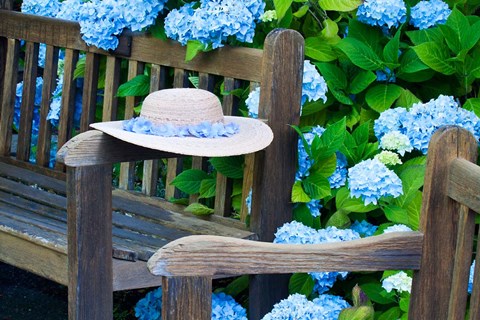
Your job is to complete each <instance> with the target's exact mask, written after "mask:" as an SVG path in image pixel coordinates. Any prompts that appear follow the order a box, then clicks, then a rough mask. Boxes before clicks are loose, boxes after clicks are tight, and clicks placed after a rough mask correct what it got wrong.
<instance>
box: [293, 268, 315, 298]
mask: <svg viewBox="0 0 480 320" xmlns="http://www.w3.org/2000/svg"><path fill="white" fill-rule="evenodd" d="M314 285H315V282H314V281H313V279H312V277H311V276H310V275H309V274H308V273H295V274H294V275H293V276H292V277H291V278H290V281H289V283H288V292H289V293H290V294H292V293H300V294H303V295H306V296H309V295H310V293H311V292H312V290H313V287H314Z"/></svg>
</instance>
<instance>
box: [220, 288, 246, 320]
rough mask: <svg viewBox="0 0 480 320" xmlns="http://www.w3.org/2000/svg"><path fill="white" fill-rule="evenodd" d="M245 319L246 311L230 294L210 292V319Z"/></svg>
mask: <svg viewBox="0 0 480 320" xmlns="http://www.w3.org/2000/svg"><path fill="white" fill-rule="evenodd" d="M237 319H238V320H247V311H246V310H245V308H244V307H242V306H241V305H240V304H238V303H237V302H236V301H235V300H234V299H233V298H232V297H231V296H229V295H227V294H225V293H223V292H221V293H214V294H212V320H237Z"/></svg>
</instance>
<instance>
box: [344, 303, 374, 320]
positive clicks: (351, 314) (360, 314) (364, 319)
mask: <svg viewBox="0 0 480 320" xmlns="http://www.w3.org/2000/svg"><path fill="white" fill-rule="evenodd" d="M374 314H375V311H374V310H373V307H372V306H359V307H350V308H345V309H343V310H342V311H341V312H340V314H339V315H338V320H373V319H374Z"/></svg>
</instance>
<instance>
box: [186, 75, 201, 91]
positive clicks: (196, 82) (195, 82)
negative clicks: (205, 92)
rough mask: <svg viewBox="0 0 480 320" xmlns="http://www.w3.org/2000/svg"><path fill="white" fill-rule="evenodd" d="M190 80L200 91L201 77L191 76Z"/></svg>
mask: <svg viewBox="0 0 480 320" xmlns="http://www.w3.org/2000/svg"><path fill="white" fill-rule="evenodd" d="M188 80H189V81H190V83H191V84H193V86H194V87H195V88H197V89H198V85H199V84H200V77H198V76H190V77H188Z"/></svg>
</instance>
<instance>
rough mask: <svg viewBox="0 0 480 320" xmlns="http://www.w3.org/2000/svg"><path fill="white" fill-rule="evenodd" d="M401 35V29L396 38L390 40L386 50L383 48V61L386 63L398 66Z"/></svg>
mask: <svg viewBox="0 0 480 320" xmlns="http://www.w3.org/2000/svg"><path fill="white" fill-rule="evenodd" d="M400 34H401V29H399V30H397V33H395V36H394V37H393V38H392V39H390V40H389V41H388V42H387V44H386V45H385V48H383V59H384V60H385V62H388V63H393V64H396V63H398V52H399V50H400Z"/></svg>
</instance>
